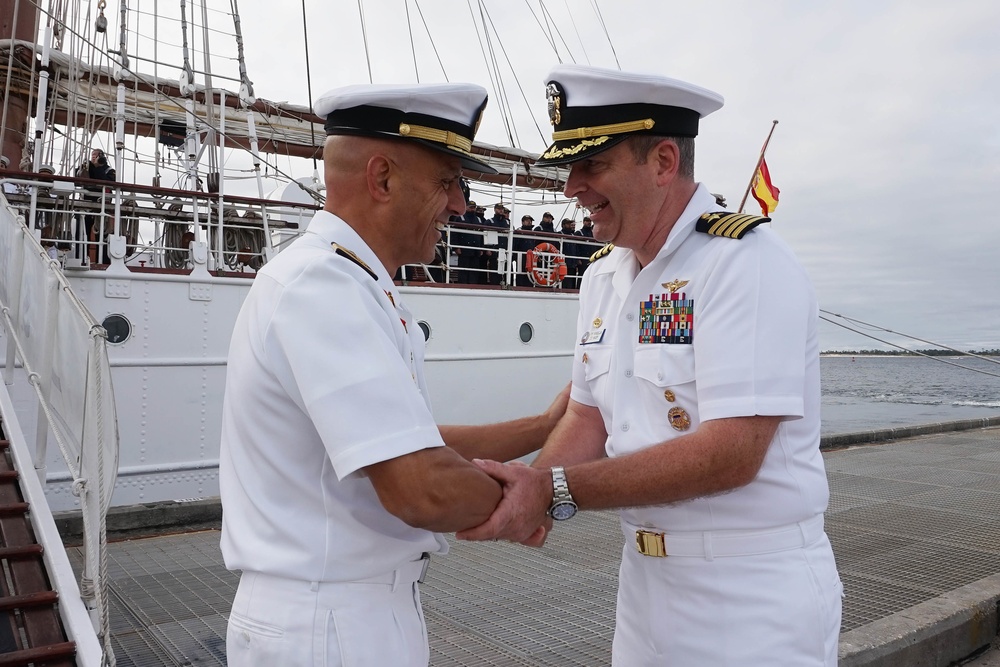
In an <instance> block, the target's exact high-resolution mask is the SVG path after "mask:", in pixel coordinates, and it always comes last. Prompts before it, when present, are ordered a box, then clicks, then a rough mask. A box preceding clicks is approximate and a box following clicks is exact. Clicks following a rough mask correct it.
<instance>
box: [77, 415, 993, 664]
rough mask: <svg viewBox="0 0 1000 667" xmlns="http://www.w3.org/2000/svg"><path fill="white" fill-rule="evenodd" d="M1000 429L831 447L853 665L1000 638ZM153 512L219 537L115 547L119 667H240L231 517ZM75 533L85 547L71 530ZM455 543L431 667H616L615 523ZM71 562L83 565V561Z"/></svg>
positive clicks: (618, 544)
mask: <svg viewBox="0 0 1000 667" xmlns="http://www.w3.org/2000/svg"><path fill="white" fill-rule="evenodd" d="M998 423H1000V420H998V419H987V420H976V423H966V422H963V423H961V424H958V425H956V424H954V423H952V424H939V425H928V426H925V427H919V429H910V430H903V429H896V431H895V432H871V433H868V434H852V437H848V436H835V437H834V438H826V439H825V440H824V443H825V446H826V447H829V448H830V449H825V451H824V458H825V460H826V466H827V474H828V477H829V480H830V489H831V500H830V507H829V510H828V512H827V515H826V526H827V532H828V533H829V535H830V539H831V541H832V543H833V547H834V551H835V552H836V555H837V561H838V566H839V569H840V574H841V578H842V579H843V581H844V585H845V598H844V614H843V625H842V632H841V640H840V657H841V660H840V664H841V665H844V666H847V667H855V666H857V667H860V666H862V665H865V666H868V665H872V666H874V665H880V666H881V665H885V666H892V667H899V666H905V665H919V666H928V667H931V666H934V667H945V666H947V665H951V664H954V663H956V662H957V661H959V660H962V659H964V658H967V657H968V656H971V655H973V654H975V653H976V652H977V651H979V650H981V649H983V648H984V647H987V646H989V645H990V643H991V642H992V641H993V640H994V639H995V638H996V636H997V632H998V602H1000V426H997V424H998ZM904 436H905V437H904ZM857 442H865V443H867V444H863V445H855V446H852V443H857ZM148 511H149V512H150V513H157V512H158V513H161V514H163V517H161V519H160V520H159V521H160V522H161V523H166V524H168V525H169V523H170V522H171V520H173V521H174V523H176V524H178V526H177V527H178V528H179V527H181V525H184V526H191V525H198V526H201V527H203V528H207V529H206V530H201V531H199V532H188V533H178V534H173V535H167V536H159V537H146V538H138V539H130V540H124V541H117V542H114V543H113V544H111V545H110V558H109V576H110V577H111V579H112V583H111V611H112V616H113V618H114V621H113V632H114V646H115V651H116V656H117V661H118V665H119V666H121V667H126V666H130V665H135V666H137V667H138V666H142V667H146V666H155V665H199V666H201V665H225V629H226V617H227V614H228V611H229V606H230V603H231V600H232V597H233V595H234V594H235V590H236V584H237V582H238V576H237V575H236V574H234V573H231V572H228V571H227V570H226V569H225V567H224V566H223V564H222V559H221V556H220V553H219V546H218V542H219V534H218V531H217V530H216V529H214V528H216V527H217V525H218V524H217V521H218V506H217V503H213V502H211V501H208V502H205V501H201V502H200V503H193V504H192V503H177V504H176V507H173V508H166V509H164V508H163V507H155V508H149V510H148ZM139 514H140V515H141V514H142V513H141V512H140V513H139ZM171 517H174V519H171ZM177 517H180V518H177ZM137 522H138V523H137ZM141 522H142V519H141V517H139V518H137V516H136V514H135V513H134V512H132V513H124V512H119V513H113V514H112V516H111V517H110V518H109V526H110V527H111V529H112V530H115V531H118V534H119V535H126V534H130V532H131V534H139V531H140V530H141V528H140V526H139V523H141ZM60 525H61V528H62V529H63V530H64V534H66V535H67V536H68V537H67V540H69V541H71V540H72V537H71V535H72V532H73V519H72V516H63V517H61V518H60ZM449 541H450V543H451V545H452V551H451V553H450V554H449V555H447V556H444V557H439V558H435V559H433V561H432V565H431V568H430V571H429V573H428V577H427V581H426V583H425V584H424V585H423V586H422V588H421V592H422V597H423V602H424V610H425V615H426V619H427V627H428V632H429V635H430V644H431V665H433V666H434V667H458V666H475V667H483V666H495V667H572V666H581V667H591V666H594V667H596V666H600V665H607V664H609V663H610V655H611V637H612V634H613V632H614V604H615V592H616V583H617V582H616V580H617V574H618V561H619V558H620V555H621V548H622V537H621V533H620V531H619V529H618V523H617V518H616V515H615V514H614V513H613V512H592V513H582V514H579V515H577V517H576V518H574V519H573V520H572V521H569V522H567V525H565V526H562V525H560V526H559V527H558V529H557V530H556V531H554V532H553V534H552V536H551V537H550V538H549V540H548V543H547V544H546V546H545V547H544V548H542V549H527V548H524V547H519V546H515V545H511V544H507V543H502V542H501V543H477V544H469V543H460V542H456V541H455V540H453V539H450V538H449ZM70 557H71V559H75V560H76V561H77V562H79V560H80V554H79V551H78V549H77V548H71V549H70ZM556 610H558V616H559V621H558V622H556V615H557V614H556Z"/></svg>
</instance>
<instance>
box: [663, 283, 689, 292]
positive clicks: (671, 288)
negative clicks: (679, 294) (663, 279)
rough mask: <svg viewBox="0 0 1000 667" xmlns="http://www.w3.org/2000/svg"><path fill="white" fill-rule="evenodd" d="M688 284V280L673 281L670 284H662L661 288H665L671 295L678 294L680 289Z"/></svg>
mask: <svg viewBox="0 0 1000 667" xmlns="http://www.w3.org/2000/svg"><path fill="white" fill-rule="evenodd" d="M688 282H689V281H687V280H671V281H670V282H669V283H660V286H661V287H663V289H665V290H667V291H668V292H670V293H671V294H673V293H674V292H676V291H677V290H679V289H680V288H682V287H684V286H685V285H687V284H688Z"/></svg>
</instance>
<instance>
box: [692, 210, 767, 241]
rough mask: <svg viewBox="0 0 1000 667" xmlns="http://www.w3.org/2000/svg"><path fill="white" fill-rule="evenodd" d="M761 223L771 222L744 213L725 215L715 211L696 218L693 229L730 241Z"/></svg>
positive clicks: (742, 235)
mask: <svg viewBox="0 0 1000 667" xmlns="http://www.w3.org/2000/svg"><path fill="white" fill-rule="evenodd" d="M762 222H771V218H762V217H760V216H759V215H748V214H746V213H725V212H724V211H715V212H713V213H706V214H705V215H703V216H701V217H700V218H698V223H697V224H696V225H695V227H694V228H695V229H696V230H698V231H699V232H704V233H705V234H711V235H712V236H725V237H726V238H730V239H741V238H743V237H744V236H745V235H746V233H747V232H749V231H750V230H751V229H753V228H754V227H756V226H757V225H759V224H760V223H762Z"/></svg>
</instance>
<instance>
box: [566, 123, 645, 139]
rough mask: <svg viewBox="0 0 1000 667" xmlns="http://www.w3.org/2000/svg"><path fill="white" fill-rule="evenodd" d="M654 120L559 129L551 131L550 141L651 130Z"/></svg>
mask: <svg viewBox="0 0 1000 667" xmlns="http://www.w3.org/2000/svg"><path fill="white" fill-rule="evenodd" d="M654 125H656V121H654V120H653V119H652V118H646V119H645V120H633V121H629V122H627V123H613V124H611V125H598V126H596V127H578V128H576V129H573V130H560V131H559V132H553V133H552V141H567V140H569V139H586V138H588V137H599V136H604V135H608V134H624V133H625V132H639V131H641V130H652V129H653V126H654Z"/></svg>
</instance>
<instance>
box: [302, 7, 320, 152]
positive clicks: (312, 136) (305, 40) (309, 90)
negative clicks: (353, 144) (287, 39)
mask: <svg viewBox="0 0 1000 667" xmlns="http://www.w3.org/2000/svg"><path fill="white" fill-rule="evenodd" d="M308 26H309V24H308V22H307V21H306V0H302V48H303V49H304V50H305V54H306V94H307V95H308V96H309V108H310V109H312V108H313V87H312V69H310V67H309V28H308ZM309 141H310V142H311V143H312V145H313V146H315V145H316V126H315V125H314V124H313V123H309ZM312 163H313V170H316V169H317V168H318V167H317V165H316V155H315V154H313V158H312Z"/></svg>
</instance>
